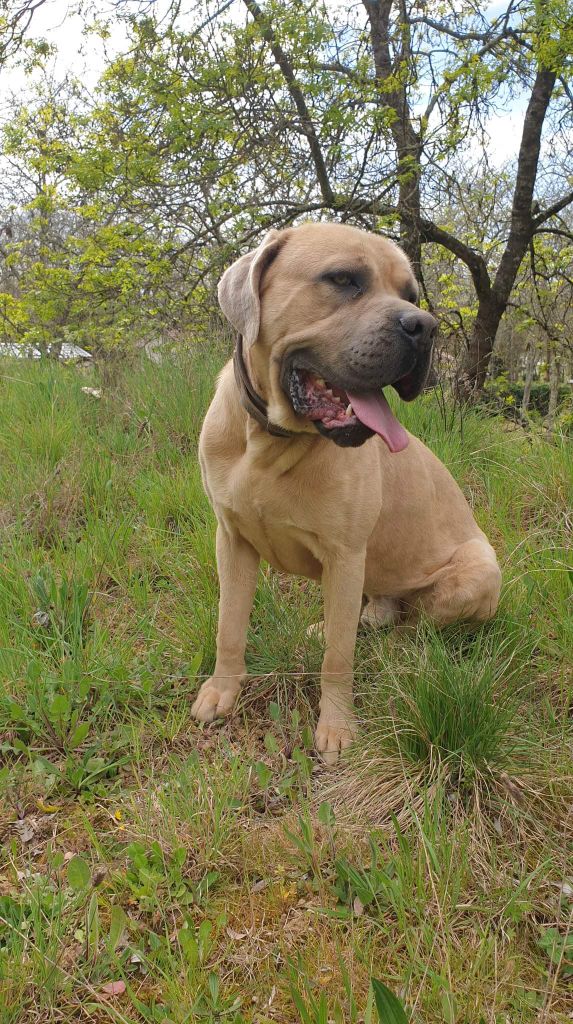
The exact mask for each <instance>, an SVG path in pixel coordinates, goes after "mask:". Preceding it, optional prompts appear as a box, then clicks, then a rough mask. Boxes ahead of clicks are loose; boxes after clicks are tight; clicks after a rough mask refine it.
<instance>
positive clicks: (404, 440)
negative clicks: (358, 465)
mask: <svg viewBox="0 0 573 1024" xmlns="http://www.w3.org/2000/svg"><path fill="white" fill-rule="evenodd" d="M347 394H348V400H349V402H350V403H351V405H352V409H353V410H354V412H355V413H356V415H357V417H358V419H359V420H360V422H361V423H364V425H365V426H366V427H370V430H375V431H376V433H377V434H380V437H381V438H383V440H384V441H385V442H386V444H387V445H388V448H389V449H390V451H391V452H401V451H402V449H403V448H405V447H406V445H407V444H408V440H409V439H408V435H407V433H406V431H405V430H404V427H403V426H402V424H401V423H398V420H397V419H396V417H395V416H394V413H393V412H392V410H391V408H390V406H389V405H388V401H387V399H386V396H385V395H384V392H383V391H380V392H374V391H373V392H371V393H370V394H369V395H353V394H352V393H351V392H350V391H348V392H347Z"/></svg>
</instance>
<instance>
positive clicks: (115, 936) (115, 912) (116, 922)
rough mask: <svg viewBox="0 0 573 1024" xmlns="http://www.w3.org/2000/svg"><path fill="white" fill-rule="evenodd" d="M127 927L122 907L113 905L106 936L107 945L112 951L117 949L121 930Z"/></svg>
mask: <svg viewBox="0 0 573 1024" xmlns="http://www.w3.org/2000/svg"><path fill="white" fill-rule="evenodd" d="M126 927H127V915H126V913H125V911H124V910H123V909H122V907H119V906H113V907H112V908H111V917H110V922H109V934H108V937H107V945H108V948H109V949H110V950H111V952H112V953H114V952H115V950H116V949H117V944H118V942H119V940H120V938H121V935H122V932H123V931H124V930H125V928H126Z"/></svg>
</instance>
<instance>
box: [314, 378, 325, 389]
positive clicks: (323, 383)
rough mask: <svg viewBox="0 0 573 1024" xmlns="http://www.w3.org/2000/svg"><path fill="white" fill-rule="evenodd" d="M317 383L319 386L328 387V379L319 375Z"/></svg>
mask: <svg viewBox="0 0 573 1024" xmlns="http://www.w3.org/2000/svg"><path fill="white" fill-rule="evenodd" d="M316 383H317V384H318V386H319V388H325V387H326V381H325V379H324V377H317V378H316Z"/></svg>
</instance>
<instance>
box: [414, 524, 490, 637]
mask: <svg viewBox="0 0 573 1024" xmlns="http://www.w3.org/2000/svg"><path fill="white" fill-rule="evenodd" d="M500 590H501V572H500V568H499V565H498V564H497V558H496V556H495V552H494V550H493V548H492V546H491V544H489V543H488V542H487V541H486V540H485V538H484V539H482V538H480V537H474V538H473V539H472V540H468V541H466V542H465V543H464V544H460V546H459V547H458V548H456V550H455V551H454V554H453V555H452V557H451V559H450V561H449V562H447V564H446V565H444V566H443V567H442V568H441V569H438V570H437V571H436V572H435V573H433V574H432V576H431V578H430V580H429V582H428V585H427V586H425V587H422V588H420V589H419V590H416V591H414V592H413V593H411V594H409V595H408V597H407V599H406V601H405V602H404V605H405V609H406V621H407V622H410V623H411V622H415V620H416V619H417V618H419V616H420V613H422V614H423V615H425V616H427V617H428V618H430V619H431V620H432V621H433V622H435V623H436V624H437V625H438V626H447V625H449V624H450V623H452V622H458V621H459V622H485V621H486V620H487V619H490V618H492V616H493V615H494V614H495V611H496V609H497V605H498V601H499V594H500Z"/></svg>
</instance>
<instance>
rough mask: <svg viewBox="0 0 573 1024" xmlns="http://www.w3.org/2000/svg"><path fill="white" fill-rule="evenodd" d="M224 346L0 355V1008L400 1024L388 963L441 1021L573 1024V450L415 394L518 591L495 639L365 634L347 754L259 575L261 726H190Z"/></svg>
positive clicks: (280, 597) (411, 411)
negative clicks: (120, 364)
mask: <svg viewBox="0 0 573 1024" xmlns="http://www.w3.org/2000/svg"><path fill="white" fill-rule="evenodd" d="M223 360H224V352H223V351H222V350H219V349H217V348H212V347H210V348H209V349H206V348H198V349H197V351H195V352H194V353H193V354H191V355H188V356H186V357H185V358H184V359H182V360H181V361H180V363H179V364H178V365H175V364H173V365H164V366H154V365H152V364H150V363H147V364H145V365H141V366H131V367H125V368H123V369H120V368H118V369H117V370H116V371H115V372H116V377H115V379H113V378H112V379H111V380H110V374H107V375H106V378H105V381H101V380H99V379H98V377H97V375H96V373H95V372H94V371H84V370H81V369H78V368H77V367H67V366H57V365H28V364H26V363H23V362H16V361H10V360H3V361H2V362H1V363H0V543H1V550H2V565H1V567H0V680H1V684H0V757H1V759H2V767H1V768H0V841H1V843H2V851H1V854H0V858H1V859H0V1021H1V1022H2V1024H16V1022H18V1024H19V1022H24V1021H26V1022H28V1021H30V1022H32V1021H41V1022H42V1024H50V1022H67V1021H86V1022H87V1021H92V1022H100V1021H109V1020H112V1021H117V1022H122V1024H127V1022H129V1024H136V1022H139V1021H161V1022H169V1021H171V1022H174V1024H182V1022H184V1021H192V1020H203V1021H206V1022H215V1021H217V1022H219V1021H222V1022H226V1024H233V1022H235V1024H239V1022H249V1024H250V1022H252V1024H255V1022H256V1024H265V1022H267V1024H268V1022H271V1021H272V1022H276V1021H278V1022H280V1024H290V1022H302V1024H326V1022H327V1021H334V1022H345V1024H347V1022H349V1024H353V1022H356V1024H358V1022H368V1021H371V1022H372V1024H373V1022H374V1020H375V1019H376V1017H375V1011H374V1010H373V1008H372V1005H371V1002H370V1003H369V987H370V979H371V977H375V978H379V979H381V980H382V981H383V982H384V983H385V984H386V985H387V986H389V988H391V989H392V990H393V991H394V992H395V993H397V994H398V996H399V997H400V998H401V1000H402V1001H403V1003H404V1005H405V1007H406V1009H407V1012H408V1014H410V1015H411V1019H412V1020H413V1021H416V1022H420V1024H434V1022H440V1021H443V1022H446V1024H453V1022H455V1024H480V1022H484V1024H494V1022H495V1024H514V1022H525V1024H527V1022H533V1021H536V1022H544V1024H549V1022H564V1021H569V1020H571V1019H573V1014H572V1005H573V1001H572V1000H571V988H570V985H571V980H572V976H573V935H572V931H571V921H572V911H573V862H572V860H571V854H570V851H571V838H572V831H573V822H572V800H571V796H572V785H571V781H572V775H573V772H572V768H573V757H572V742H571V741H572V715H571V708H572V678H571V665H570V660H569V658H568V655H567V652H569V653H570V652H571V650H573V625H572V622H573V616H572V615H571V595H572V593H573V589H572V585H571V584H572V579H573V572H572V570H571V569H567V550H568V545H569V546H570V537H569V540H568V532H569V531H570V527H571V521H572V514H571V510H570V508H568V501H569V502H570V497H571V481H572V479H573V466H572V463H573V457H572V453H571V447H572V446H571V443H570V442H567V441H566V440H565V439H563V438H559V437H556V438H554V439H553V440H552V441H550V442H549V441H547V440H546V439H545V438H544V437H542V436H536V435H533V436H532V435H528V434H525V433H523V432H522V431H520V430H517V429H511V428H508V427H507V425H506V424H504V423H503V422H502V421H501V420H498V419H496V418H492V417H487V416H485V415H480V414H479V413H478V412H476V411H467V412H466V413H465V414H464V415H463V416H460V414H459V411H456V410H455V409H452V408H451V407H450V406H449V405H448V404H447V403H444V402H443V400H442V399H441V396H440V394H439V392H433V393H430V394H428V395H426V396H424V397H423V398H422V399H420V400H419V401H418V402H416V403H414V404H412V405H409V406H404V405H401V406H400V415H401V418H402V420H403V422H405V424H406V425H407V426H409V427H410V429H412V430H413V431H414V432H415V433H417V434H418V435H419V436H420V437H422V439H423V440H424V441H426V443H427V444H429V445H430V447H431V448H432V449H433V450H434V451H435V452H436V453H437V455H439V456H440V458H442V459H443V460H444V461H445V462H446V464H447V465H448V466H449V468H450V470H451V471H452V473H453V474H454V475H455V476H456V478H457V479H458V481H459V482H460V484H461V486H462V487H463V489H464V491H465V493H466V495H467V497H468V500H469V501H470V502H471V504H472V506H473V508H474V512H475V515H476V517H477V519H478V521H479V523H480V525H481V526H482V527H483V528H484V529H485V530H486V532H487V533H488V535H489V537H490V538H491V540H492V542H493V543H494V545H495V547H496V549H497V551H498V554H499V557H500V561H501V564H502V568H503V574H504V591H503V597H502V602H501V607H500V611H499V614H498V616H497V617H496V619H495V621H493V622H492V623H490V624H488V625H487V626H484V627H481V628H480V629H478V630H477V631H475V632H473V633H470V632H467V631H464V630H461V629H459V628H456V629H450V630H448V631H446V632H445V633H442V634H439V633H435V632H433V631H432V630H431V628H430V627H428V626H424V625H422V626H421V627H420V628H419V630H418V632H417V633H416V634H414V635H410V636H401V635H399V634H396V633H392V632H389V631H379V632H377V631H373V632H369V633H366V634H364V635H362V636H361V638H360V640H359V645H358V652H357V665H358V671H357V692H358V706H359V710H360V717H361V722H362V728H361V735H360V739H359V741H358V743H357V745H356V749H355V750H354V751H353V752H352V754H351V756H350V757H349V758H348V760H347V761H346V762H345V764H344V765H343V767H342V768H341V769H340V770H338V771H335V772H333V771H329V770H327V769H325V768H323V767H322V766H321V765H320V763H319V762H318V761H317V760H316V758H315V756H314V754H313V750H312V723H313V721H314V716H315V713H316V705H317V685H316V679H317V673H318V670H319V666H320V660H321V640H320V635H317V634H314V635H312V634H311V635H307V630H308V627H309V625H310V624H311V623H313V622H315V621H317V620H318V619H319V618H320V617H321V612H320V593H319V590H318V588H317V587H315V586H314V585H313V584H309V583H307V582H305V581H303V580H294V579H289V578H287V577H282V576H281V575H279V574H277V573H275V572H272V571H270V570H269V569H265V570H264V571H263V572H262V573H261V578H260V586H259V589H258V593H257V598H256V605H255V611H254V615H253V620H252V627H251V631H250V635H249V648H248V664H249V670H250V673H251V681H250V683H249V686H248V688H247V689H246V690H245V693H244V697H243V700H242V702H241V705H240V708H239V711H238V714H237V715H236V716H235V717H234V718H233V719H232V720H230V721H227V722H225V723H224V724H220V725H216V726H213V727H209V728H201V727H198V726H197V725H196V724H195V723H194V722H193V721H192V719H191V716H190V707H191V704H192V701H193V695H194V693H195V692H196V690H197V687H198V686H199V684H200V681H201V679H202V678H203V677H204V676H205V675H208V674H209V672H210V670H211V668H212V666H213V660H214V641H215V624H216V608H217V576H216V569H215V557H214V522H213V516H212V513H211V511H210V509H209V506H208V503H207V501H206V499H205V497H204V495H203V491H202V487H201V482H200V476H199V472H198V468H197V462H196V455H195V452H196V442H197V436H198V431H199V427H200V423H201V419H202V416H203V413H204V410H205V408H206V404H207V402H208V399H209V395H210V394H211V392H212V389H213V383H214V379H215V376H216V372H217V370H218V368H219V367H220V366H221V364H222V362H223ZM83 387H92V388H100V387H101V389H102V390H101V396H100V397H98V396H97V392H96V394H90V393H86V392H84V391H82V388H83Z"/></svg>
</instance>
